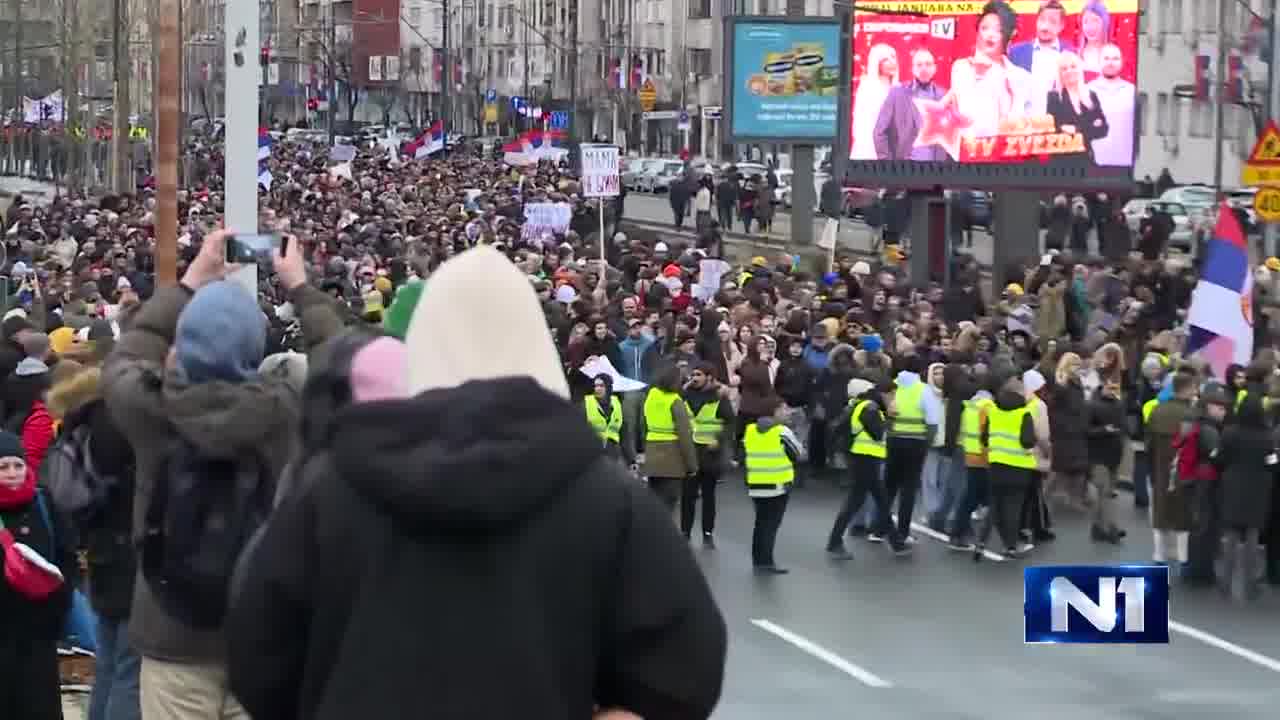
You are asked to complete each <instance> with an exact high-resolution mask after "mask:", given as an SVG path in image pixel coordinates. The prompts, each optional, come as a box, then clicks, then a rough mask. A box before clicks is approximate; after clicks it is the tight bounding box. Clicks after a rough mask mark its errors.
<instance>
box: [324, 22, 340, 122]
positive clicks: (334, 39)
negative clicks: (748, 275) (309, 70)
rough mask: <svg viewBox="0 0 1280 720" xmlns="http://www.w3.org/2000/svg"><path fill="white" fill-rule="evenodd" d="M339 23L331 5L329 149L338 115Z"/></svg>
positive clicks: (327, 70) (327, 74)
mask: <svg viewBox="0 0 1280 720" xmlns="http://www.w3.org/2000/svg"><path fill="white" fill-rule="evenodd" d="M337 43H338V23H337V20H336V19H335V17H334V14H333V3H329V39H328V45H329V51H328V55H329V58H328V60H329V61H328V63H327V64H326V67H325V71H324V74H325V78H324V81H325V84H326V85H328V88H326V95H327V96H328V98H329V112H328V115H329V118H328V119H329V147H333V120H334V116H335V115H337V114H338V46H337Z"/></svg>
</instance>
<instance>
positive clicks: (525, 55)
mask: <svg viewBox="0 0 1280 720" xmlns="http://www.w3.org/2000/svg"><path fill="white" fill-rule="evenodd" d="M528 7H529V0H522V1H521V3H520V19H521V21H522V22H521V23H520V25H521V34H522V36H523V40H521V50H520V59H521V60H522V61H524V108H523V112H524V113H525V115H524V118H525V121H524V129H525V130H528V129H529V128H531V127H533V118H532V116H530V115H529V114H528V113H529V13H528V12H526V8H528ZM514 20H515V18H512V21H514Z"/></svg>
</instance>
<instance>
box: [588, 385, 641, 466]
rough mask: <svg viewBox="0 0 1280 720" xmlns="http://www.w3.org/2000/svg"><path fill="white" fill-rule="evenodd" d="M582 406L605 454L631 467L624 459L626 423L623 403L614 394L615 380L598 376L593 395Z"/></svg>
mask: <svg viewBox="0 0 1280 720" xmlns="http://www.w3.org/2000/svg"><path fill="white" fill-rule="evenodd" d="M582 405H583V408H584V409H585V411H586V414H587V422H588V423H589V424H590V425H591V429H592V430H595V431H596V434H597V435H599V436H600V442H601V443H602V444H603V445H604V449H605V452H606V453H607V454H608V455H609V456H610V457H613V458H616V459H618V460H622V461H623V462H624V464H626V465H630V464H631V460H630V459H629V458H624V457H623V454H624V452H625V448H624V446H623V445H622V437H623V435H624V433H625V428H624V427H623V425H625V424H626V422H625V418H624V417H623V412H622V401H620V400H618V396H617V395H615V394H614V393H613V378H612V377H611V376H610V375H609V374H607V373H601V374H599V375H597V376H596V378H595V381H594V382H593V383H592V391H591V394H590V395H587V396H586V397H584V398H583V399H582Z"/></svg>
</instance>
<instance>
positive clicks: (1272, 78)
mask: <svg viewBox="0 0 1280 720" xmlns="http://www.w3.org/2000/svg"><path fill="white" fill-rule="evenodd" d="M1270 4H1271V12H1270V13H1269V14H1268V15H1267V44H1266V48H1267V51H1268V52H1267V55H1268V56H1267V57H1266V58H1265V59H1266V61H1267V97H1266V102H1267V104H1266V106H1265V108H1266V113H1265V114H1266V117H1265V118H1264V123H1263V124H1264V126H1265V124H1266V123H1265V120H1269V119H1272V118H1275V117H1280V72H1276V22H1277V21H1278V20H1280V18H1277V11H1278V10H1280V0H1271V3H1270ZM1262 227H1263V236H1262V237H1263V246H1262V247H1263V250H1265V251H1266V254H1268V255H1271V254H1274V253H1275V252H1277V249H1276V239H1277V236H1278V235H1280V233H1278V232H1277V227H1276V224H1275V223H1267V224H1265V225H1263V226H1262Z"/></svg>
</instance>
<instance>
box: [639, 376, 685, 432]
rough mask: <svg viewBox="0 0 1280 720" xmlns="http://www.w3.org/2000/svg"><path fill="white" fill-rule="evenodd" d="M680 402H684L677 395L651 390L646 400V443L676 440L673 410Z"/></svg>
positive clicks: (655, 389)
mask: <svg viewBox="0 0 1280 720" xmlns="http://www.w3.org/2000/svg"><path fill="white" fill-rule="evenodd" d="M678 402H684V401H683V400H681V399H680V396H679V395H677V394H676V393H673V392H667V391H666V390H659V389H658V388H649V394H648V395H646V396H645V398H644V424H645V434H644V439H645V442H674V441H675V440H676V421H675V418H673V417H671V408H672V406H674V405H675V404H676V403H678Z"/></svg>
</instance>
